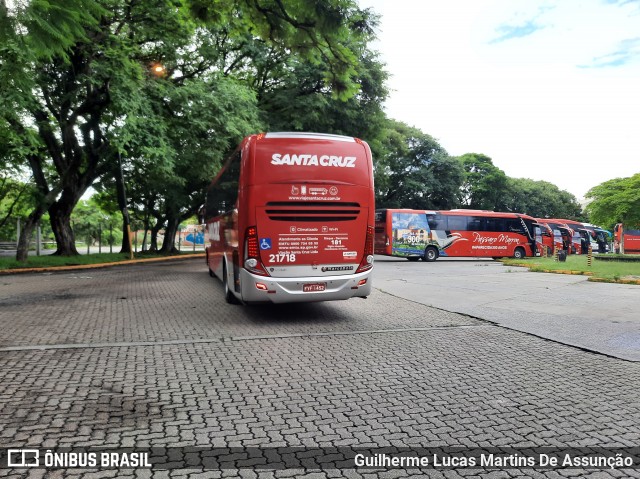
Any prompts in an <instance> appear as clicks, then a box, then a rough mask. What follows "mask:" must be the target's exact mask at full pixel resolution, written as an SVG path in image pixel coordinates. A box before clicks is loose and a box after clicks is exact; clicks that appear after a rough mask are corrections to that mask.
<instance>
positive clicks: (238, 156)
mask: <svg viewBox="0 0 640 479" xmlns="http://www.w3.org/2000/svg"><path fill="white" fill-rule="evenodd" d="M374 213H375V206H374V190H373V166H372V159H371V151H370V149H369V146H368V145H367V144H366V143H365V142H364V141H362V140H359V139H357V138H351V137H346V136H338V135H327V134H318V133H263V134H259V135H251V136H248V137H246V138H245V139H244V140H243V141H242V143H241V144H240V146H239V147H238V148H237V149H236V150H235V152H234V153H233V154H232V155H231V157H230V158H229V159H228V160H227V161H226V163H225V164H224V166H223V167H222V169H221V170H220V172H219V173H218V175H217V176H216V178H215V179H214V180H213V181H212V183H211V185H210V186H209V188H208V190H207V197H206V202H205V208H204V216H205V218H204V221H205V223H206V238H205V245H206V259H207V265H208V267H209V273H210V274H211V275H212V276H213V275H215V276H217V277H218V278H220V279H221V280H222V283H223V285H224V288H225V297H226V300H227V301H228V302H230V303H235V302H243V303H259V302H273V303H288V302H306V301H326V300H337V299H348V298H351V297H366V296H368V295H369V294H370V292H371V271H372V268H373V225H374Z"/></svg>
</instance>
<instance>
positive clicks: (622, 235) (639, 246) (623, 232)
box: [613, 223, 640, 254]
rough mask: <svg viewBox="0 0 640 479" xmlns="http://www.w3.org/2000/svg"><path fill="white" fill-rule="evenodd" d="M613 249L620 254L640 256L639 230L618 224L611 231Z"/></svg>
mask: <svg viewBox="0 0 640 479" xmlns="http://www.w3.org/2000/svg"><path fill="white" fill-rule="evenodd" d="M613 241H614V243H613V244H614V249H615V252H616V253H620V254H640V229H631V228H628V227H626V226H624V225H623V224H622V223H618V224H617V225H616V226H615V228H614V229H613Z"/></svg>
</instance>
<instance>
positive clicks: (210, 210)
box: [205, 151, 241, 218]
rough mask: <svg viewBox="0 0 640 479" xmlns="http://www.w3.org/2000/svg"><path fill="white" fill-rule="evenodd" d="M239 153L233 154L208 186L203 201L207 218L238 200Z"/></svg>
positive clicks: (218, 213)
mask: <svg viewBox="0 0 640 479" xmlns="http://www.w3.org/2000/svg"><path fill="white" fill-rule="evenodd" d="M240 155H241V154H240V151H237V152H235V153H234V154H233V157H232V158H231V159H230V160H229V162H228V163H227V164H226V165H225V167H226V168H225V170H224V171H223V172H222V175H221V176H220V178H218V181H216V182H215V183H214V184H212V185H211V186H210V187H209V190H208V191H207V200H206V203H205V206H206V216H207V218H213V217H215V216H218V215H220V214H222V213H224V212H226V211H229V210H231V209H232V208H233V207H234V206H235V204H236V201H237V200H238V179H239V177H240Z"/></svg>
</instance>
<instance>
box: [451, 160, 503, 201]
mask: <svg viewBox="0 0 640 479" xmlns="http://www.w3.org/2000/svg"><path fill="white" fill-rule="evenodd" d="M459 161H460V162H461V164H462V167H463V168H464V171H465V174H464V181H463V183H462V204H463V205H464V206H465V207H467V208H472V209H478V210H492V211H503V210H504V209H505V204H504V197H505V193H506V191H507V175H505V173H504V171H502V170H501V169H500V168H498V167H497V166H495V165H494V164H493V161H492V160H491V158H489V157H488V156H486V155H483V154H479V153H467V154H465V155H462V156H461V157H460V158H459Z"/></svg>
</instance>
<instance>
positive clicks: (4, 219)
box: [0, 173, 34, 241]
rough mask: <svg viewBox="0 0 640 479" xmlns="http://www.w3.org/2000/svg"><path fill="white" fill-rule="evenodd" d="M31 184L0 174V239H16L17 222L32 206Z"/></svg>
mask: <svg viewBox="0 0 640 479" xmlns="http://www.w3.org/2000/svg"><path fill="white" fill-rule="evenodd" d="M33 193H34V191H33V186H32V185H31V184H30V183H25V182H22V181H18V180H16V179H14V178H13V177H11V176H8V175H6V174H4V173H3V174H0V240H4V241H16V232H17V222H18V219H19V218H21V219H22V218H25V217H26V216H27V215H28V214H29V212H30V211H31V209H32V208H33Z"/></svg>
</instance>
